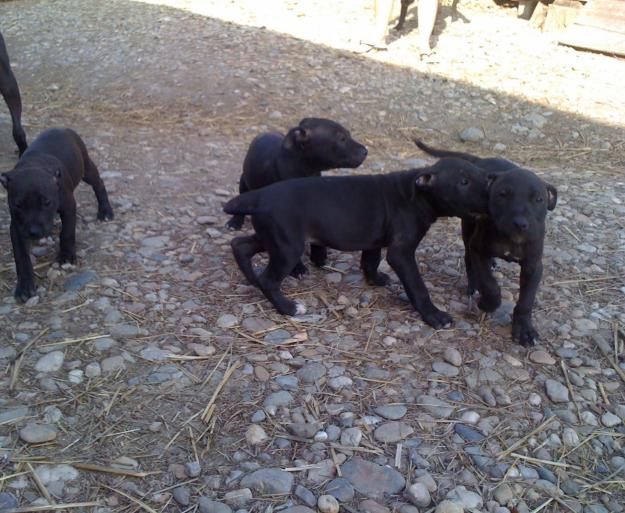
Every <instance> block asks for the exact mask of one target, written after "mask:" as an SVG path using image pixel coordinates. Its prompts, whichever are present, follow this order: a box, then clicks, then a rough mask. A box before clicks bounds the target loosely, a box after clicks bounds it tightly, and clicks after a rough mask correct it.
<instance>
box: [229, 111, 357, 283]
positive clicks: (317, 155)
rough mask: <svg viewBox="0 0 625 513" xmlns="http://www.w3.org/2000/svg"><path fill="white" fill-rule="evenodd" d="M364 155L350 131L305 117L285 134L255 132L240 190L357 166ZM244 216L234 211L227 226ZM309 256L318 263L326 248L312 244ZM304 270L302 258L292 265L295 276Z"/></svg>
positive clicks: (240, 221)
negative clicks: (256, 134) (255, 135)
mask: <svg viewBox="0 0 625 513" xmlns="http://www.w3.org/2000/svg"><path fill="white" fill-rule="evenodd" d="M366 157H367V148H365V147H364V146H363V145H362V144H360V143H359V142H357V141H355V140H354V139H352V137H351V135H350V133H349V131H348V130H347V129H345V128H344V127H343V126H341V125H340V124H338V123H336V122H335V121H331V120H329V119H322V118H305V119H302V120H301V121H300V123H299V125H298V126H296V127H295V128H291V129H290V130H289V131H288V133H287V134H286V136H284V135H282V134H279V133H275V132H271V133H266V134H261V135H259V136H257V137H256V138H255V139H254V140H253V141H252V143H251V144H250V147H249V149H248V150H247V154H246V155H245V160H244V161H243V174H242V175H241V179H240V181H239V192H240V193H241V194H243V193H244V192H248V191H253V190H255V189H260V188H261V187H265V186H267V185H270V184H272V183H275V182H279V181H281V180H289V179H291V178H304V177H306V176H320V175H321V172H322V171H327V170H329V169H336V168H341V167H345V168H356V167H358V166H359V165H360V164H362V163H363V161H364V160H365V158H366ZM244 218H245V216H243V215H235V216H233V217H232V218H231V219H230V221H228V223H227V226H228V228H230V229H232V230H239V229H240V228H241V226H243V221H244ZM310 259H311V260H312V262H313V263H314V264H315V265H317V266H318V267H323V266H324V265H325V262H326V249H325V248H324V247H320V246H316V245H314V244H313V245H311V248H310ZM304 273H306V267H305V266H304V264H302V263H301V262H300V263H298V265H297V266H296V267H295V268H294V269H293V275H294V276H296V277H298V276H300V275H302V274H304Z"/></svg>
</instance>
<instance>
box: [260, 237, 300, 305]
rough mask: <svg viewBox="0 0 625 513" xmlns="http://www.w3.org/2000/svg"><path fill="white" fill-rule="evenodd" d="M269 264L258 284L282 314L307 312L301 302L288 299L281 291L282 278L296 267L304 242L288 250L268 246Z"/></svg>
mask: <svg viewBox="0 0 625 513" xmlns="http://www.w3.org/2000/svg"><path fill="white" fill-rule="evenodd" d="M268 251H269V264H268V265H267V267H266V268H265V270H264V271H263V272H262V273H261V274H260V275H259V276H258V285H259V287H260V289H261V290H262V292H263V294H265V297H266V298H267V299H268V300H269V301H270V302H271V304H273V306H275V307H276V310H278V312H280V313H281V314H282V315H300V314H303V313H305V312H306V308H305V307H304V305H302V304H301V303H297V302H295V301H292V300H290V299H287V298H286V297H285V296H284V295H283V294H282V292H281V291H280V284H281V283H282V280H284V278H286V276H287V275H288V274H289V273H290V271H291V270H292V269H293V268H294V267H295V265H296V264H297V262H298V260H299V258H300V257H301V255H302V253H303V252H304V242H303V241H302V243H301V245H299V247H294V246H291V247H290V248H287V251H286V252H285V251H284V248H282V250H278V248H268Z"/></svg>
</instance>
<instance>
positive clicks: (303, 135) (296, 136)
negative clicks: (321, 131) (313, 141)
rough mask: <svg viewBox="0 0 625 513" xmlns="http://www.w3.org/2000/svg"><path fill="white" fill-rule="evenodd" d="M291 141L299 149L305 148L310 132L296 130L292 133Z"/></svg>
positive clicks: (305, 129) (303, 129)
mask: <svg viewBox="0 0 625 513" xmlns="http://www.w3.org/2000/svg"><path fill="white" fill-rule="evenodd" d="M293 140H294V141H295V144H297V145H298V146H299V147H301V148H305V147H306V145H307V144H308V141H310V131H309V130H308V129H307V128H299V127H298V128H296V129H295V131H294V132H293Z"/></svg>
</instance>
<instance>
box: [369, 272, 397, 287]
mask: <svg viewBox="0 0 625 513" xmlns="http://www.w3.org/2000/svg"><path fill="white" fill-rule="evenodd" d="M365 279H366V280H367V283H368V284H369V285H373V286H375V287H386V286H387V285H388V284H389V283H390V282H391V277H390V276H389V275H388V274H386V273H381V272H377V273H375V274H374V275H373V276H365Z"/></svg>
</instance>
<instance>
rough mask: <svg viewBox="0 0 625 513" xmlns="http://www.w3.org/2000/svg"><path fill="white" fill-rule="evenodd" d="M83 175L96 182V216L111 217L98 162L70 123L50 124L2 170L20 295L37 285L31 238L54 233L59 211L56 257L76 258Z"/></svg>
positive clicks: (30, 293) (27, 295) (32, 292)
mask: <svg viewBox="0 0 625 513" xmlns="http://www.w3.org/2000/svg"><path fill="white" fill-rule="evenodd" d="M80 180H84V181H85V182H87V183H88V184H89V185H91V187H93V190H94V192H95V195H96V199H97V200H98V219H100V220H106V219H113V209H112V208H111V205H110V203H109V199H108V195H107V193H106V189H105V188H104V184H103V183H102V179H101V178H100V173H99V172H98V168H97V167H96V165H95V164H94V163H93V161H92V160H91V159H90V158H89V155H88V154H87V148H85V143H84V142H83V141H82V139H81V138H80V137H79V136H78V134H77V133H76V132H74V131H73V130H70V129H69V128H50V129H48V130H45V131H44V132H42V133H41V134H40V135H39V137H37V139H35V140H34V141H33V143H32V144H31V145H30V147H29V148H28V150H26V152H25V153H24V155H22V157H21V158H20V160H19V161H18V163H17V165H16V166H15V168H13V170H12V171H9V172H8V173H3V174H1V175H0V183H2V185H3V186H4V187H5V188H6V189H7V191H8V200H9V210H10V212H11V242H12V244H13V257H14V259H15V267H16V269H17V288H16V289H15V297H16V298H17V299H18V300H20V301H26V300H27V299H28V298H30V297H32V296H34V295H35V293H36V291H37V287H36V285H35V276H34V273H33V266H32V263H31V261H30V242H31V240H38V239H41V238H42V237H47V236H48V235H50V234H51V233H52V227H53V224H54V216H55V214H56V213H57V212H58V213H59V214H60V216H61V223H62V227H61V246H60V252H59V256H58V261H59V262H60V263H66V262H69V263H74V262H75V261H76V200H75V199H74V189H75V188H76V186H77V185H78V183H79V182H80Z"/></svg>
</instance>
